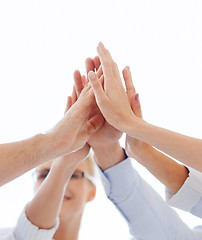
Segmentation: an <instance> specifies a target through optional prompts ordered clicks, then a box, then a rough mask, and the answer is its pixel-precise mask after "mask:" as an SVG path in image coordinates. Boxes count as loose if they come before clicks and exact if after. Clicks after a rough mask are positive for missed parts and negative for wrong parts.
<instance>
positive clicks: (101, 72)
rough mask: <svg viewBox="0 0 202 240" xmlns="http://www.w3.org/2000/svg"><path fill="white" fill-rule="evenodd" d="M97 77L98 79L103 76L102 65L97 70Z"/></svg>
mask: <svg viewBox="0 0 202 240" xmlns="http://www.w3.org/2000/svg"><path fill="white" fill-rule="evenodd" d="M96 73H97V77H98V78H100V77H101V76H102V75H103V71H102V65H100V67H99V69H98V70H97V72H96Z"/></svg>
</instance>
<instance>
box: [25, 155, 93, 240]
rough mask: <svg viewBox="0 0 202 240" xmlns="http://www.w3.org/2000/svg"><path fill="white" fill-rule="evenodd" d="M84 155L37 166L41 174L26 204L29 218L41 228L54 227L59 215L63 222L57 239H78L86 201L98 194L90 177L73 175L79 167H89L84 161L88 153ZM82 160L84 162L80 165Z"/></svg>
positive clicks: (84, 168) (82, 168)
mask: <svg viewBox="0 0 202 240" xmlns="http://www.w3.org/2000/svg"><path fill="white" fill-rule="evenodd" d="M82 155H83V154H77V156H74V157H69V156H66V157H63V158H62V159H59V160H58V159H57V160H55V161H53V163H52V162H48V163H45V164H43V165H41V166H39V167H37V169H36V171H37V172H38V173H39V176H40V177H39V178H38V179H37V182H36V184H35V187H34V190H35V191H36V194H35V196H34V198H33V200H32V201H31V202H30V203H29V204H28V205H27V207H26V214H27V217H28V219H29V220H30V221H31V222H32V223H33V224H34V225H35V226H38V227H39V228H41V229H50V228H52V227H53V226H54V225H55V224H56V219H57V218H58V217H59V218H60V225H59V228H58V230H57V231H56V233H55V235H54V239H56V240H60V239H61V240H62V239H63V240H77V239H78V234H79V228H80V223H81V219H82V214H83V211H84V208H85V205H86V203H87V202H89V201H91V200H93V199H94V197H95V193H96V188H95V186H94V185H93V184H92V183H90V181H89V180H88V179H86V178H83V179H70V177H71V175H72V173H73V172H74V171H75V170H79V171H84V172H86V171H87V163H86V162H85V161H83V162H80V160H81V157H84V156H82ZM70 158H71V161H70ZM72 158H74V163H75V166H74V167H73V166H72ZM78 159H79V160H78ZM78 162H80V163H79V164H78V165H77V166H76V163H78ZM51 164H52V165H51ZM47 171H50V172H49V174H48V176H47V177H46V179H45V177H44V174H47ZM44 179H45V180H44ZM44 206H45V207H44Z"/></svg>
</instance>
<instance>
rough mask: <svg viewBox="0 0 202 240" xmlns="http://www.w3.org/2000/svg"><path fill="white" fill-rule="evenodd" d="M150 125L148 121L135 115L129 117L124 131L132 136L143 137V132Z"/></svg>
mask: <svg viewBox="0 0 202 240" xmlns="http://www.w3.org/2000/svg"><path fill="white" fill-rule="evenodd" d="M147 127H148V123H147V122H146V121H144V120H143V119H142V118H137V117H135V116H133V117H131V118H129V119H128V121H127V122H126V123H125V126H124V128H125V129H124V132H125V133H126V134H127V135H129V136H130V137H133V138H137V139H139V140H142V139H141V136H142V132H143V131H144V130H145V129H146V128H147Z"/></svg>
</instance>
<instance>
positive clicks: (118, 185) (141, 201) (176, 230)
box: [101, 159, 197, 240]
mask: <svg viewBox="0 0 202 240" xmlns="http://www.w3.org/2000/svg"><path fill="white" fill-rule="evenodd" d="M104 175H105V176H103V174H101V179H103V178H104V177H105V178H104V179H103V181H104V182H108V184H104V187H105V191H106V194H107V196H108V197H109V199H110V200H111V201H112V202H113V203H114V205H115V206H116V207H117V208H118V210H119V211H120V212H121V213H122V215H123V216H124V217H125V219H126V221H127V223H128V225H129V227H130V230H131V233H132V235H133V236H134V237H135V238H137V239H145V240H146V239H149V240H152V239H165V240H166V239H176V240H177V239H189V240H190V239H197V238H195V233H194V232H193V231H192V230H191V229H189V228H188V227H187V226H186V225H185V224H184V223H183V221H182V220H181V219H180V218H179V216H178V215H177V214H176V213H175V212H174V210H173V209H171V208H170V207H169V206H167V205H166V204H165V202H164V201H163V200H162V198H160V197H159V195H158V194H157V193H156V192H155V191H154V190H153V189H152V188H151V186H150V185H148V184H147V183H146V182H145V181H144V180H143V179H142V178H141V177H140V176H139V175H138V173H137V172H136V171H135V170H134V169H133V167H132V165H131V163H130V160H129V159H128V160H126V161H123V162H121V163H120V164H118V165H116V166H115V167H113V168H110V169H108V170H106V171H105V172H104ZM109 185H110V186H109Z"/></svg>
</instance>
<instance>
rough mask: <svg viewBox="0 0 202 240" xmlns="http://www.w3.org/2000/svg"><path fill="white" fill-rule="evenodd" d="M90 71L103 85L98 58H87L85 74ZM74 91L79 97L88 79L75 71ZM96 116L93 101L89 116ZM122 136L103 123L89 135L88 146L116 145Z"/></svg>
mask: <svg viewBox="0 0 202 240" xmlns="http://www.w3.org/2000/svg"><path fill="white" fill-rule="evenodd" d="M90 71H96V75H97V76H98V78H99V79H101V84H103V80H104V76H103V72H102V67H101V65H100V60H99V57H95V58H94V59H92V58H87V59H86V72H87V74H88V73H89V72H90ZM74 81H75V89H76V93H77V97H79V95H80V93H81V91H82V89H83V87H84V86H85V84H87V83H88V79H86V78H85V77H84V76H81V74H80V72H79V71H78V70H77V71H75V73H74ZM96 114H101V112H100V110H99V108H98V106H97V103H96V101H95V100H94V101H93V102H92V104H91V114H90V116H91V117H93V116H94V115H96ZM121 136H122V132H120V131H118V130H117V129H116V128H114V127H113V126H111V125H110V124H109V123H108V122H107V121H104V124H103V125H102V127H101V128H100V129H99V130H98V131H96V132H95V133H94V134H92V135H91V137H90V139H89V140H88V144H89V145H90V146H91V147H92V148H102V147H103V146H105V145H111V144H114V143H117V142H118V141H119V139H120V137H121Z"/></svg>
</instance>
